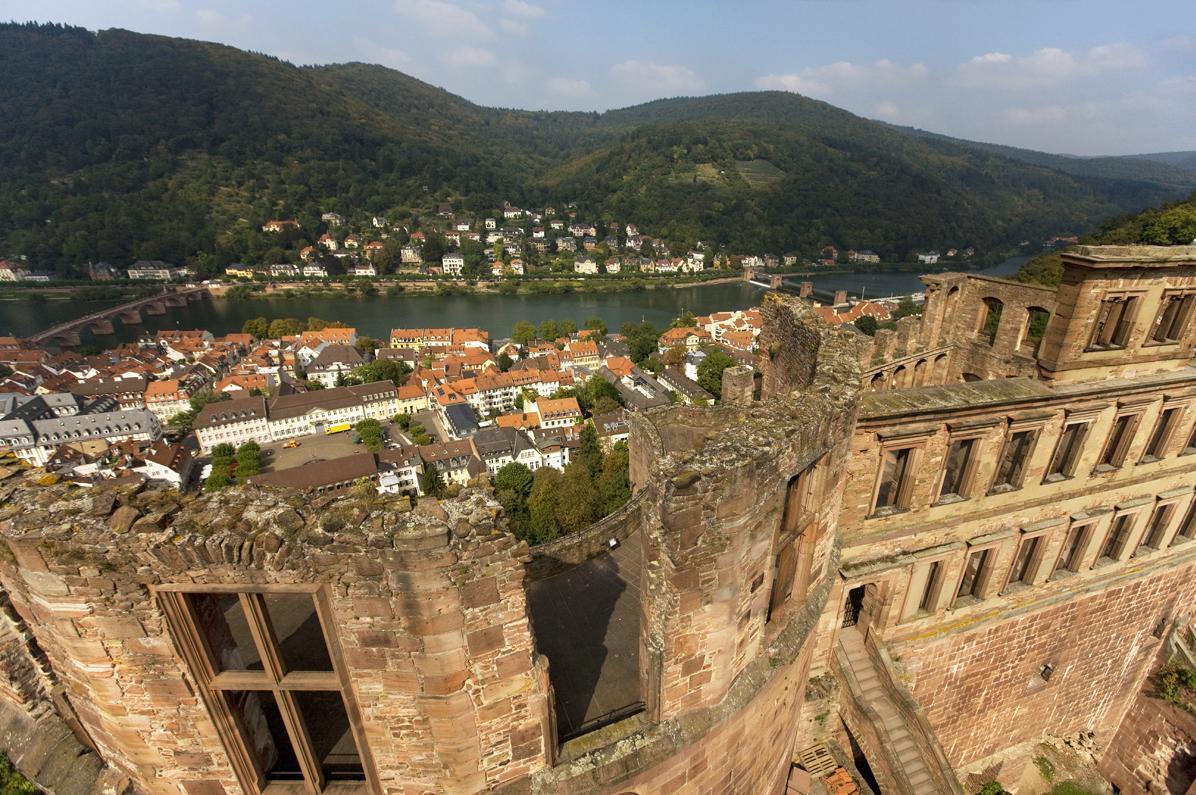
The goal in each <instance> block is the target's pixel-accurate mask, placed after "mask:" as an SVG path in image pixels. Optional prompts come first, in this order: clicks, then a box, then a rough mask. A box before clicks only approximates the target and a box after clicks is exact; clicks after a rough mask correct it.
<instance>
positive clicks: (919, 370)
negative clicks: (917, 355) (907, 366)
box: [912, 359, 927, 386]
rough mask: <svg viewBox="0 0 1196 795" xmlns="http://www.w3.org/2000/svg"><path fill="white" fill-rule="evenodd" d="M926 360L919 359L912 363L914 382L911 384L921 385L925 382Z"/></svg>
mask: <svg viewBox="0 0 1196 795" xmlns="http://www.w3.org/2000/svg"><path fill="white" fill-rule="evenodd" d="M926 369H927V368H926V360H925V359H919V360H918V363H917V364H915V365H914V383H913V384H912V386H922V385H923V384H925V383H926Z"/></svg>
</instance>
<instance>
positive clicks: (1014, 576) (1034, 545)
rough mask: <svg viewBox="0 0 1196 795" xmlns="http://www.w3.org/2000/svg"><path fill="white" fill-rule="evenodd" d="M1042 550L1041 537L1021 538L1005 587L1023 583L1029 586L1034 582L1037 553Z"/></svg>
mask: <svg viewBox="0 0 1196 795" xmlns="http://www.w3.org/2000/svg"><path fill="white" fill-rule="evenodd" d="M1041 548H1042V536H1031V537H1029V538H1023V539H1022V543H1021V545H1020V546H1019V547H1018V549H1017V556H1016V557H1015V558H1014V559H1013V568H1011V569H1010V570H1009V582H1008V583H1007V585H1013V584H1015V583H1019V582H1020V583H1024V584H1026V585H1030V584H1031V583H1033V581H1034V574H1035V571H1036V570H1037V568H1038V552H1039V550H1040V549H1041Z"/></svg>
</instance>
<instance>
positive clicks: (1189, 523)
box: [1171, 499, 1196, 544]
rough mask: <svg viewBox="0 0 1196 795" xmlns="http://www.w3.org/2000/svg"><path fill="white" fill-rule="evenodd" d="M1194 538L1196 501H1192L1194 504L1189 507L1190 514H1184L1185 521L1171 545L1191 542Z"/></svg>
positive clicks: (1195, 534) (1181, 523)
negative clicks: (1178, 542) (1179, 542)
mask: <svg viewBox="0 0 1196 795" xmlns="http://www.w3.org/2000/svg"><path fill="white" fill-rule="evenodd" d="M1193 537H1196V499H1194V500H1192V504H1191V505H1189V506H1188V512H1187V513H1186V514H1184V520H1183V521H1182V522H1180V523H1179V529H1178V530H1176V531H1175V538H1173V539H1172V540H1171V543H1172V544H1174V543H1175V542H1177V541H1190V540H1191V539H1192V538H1193Z"/></svg>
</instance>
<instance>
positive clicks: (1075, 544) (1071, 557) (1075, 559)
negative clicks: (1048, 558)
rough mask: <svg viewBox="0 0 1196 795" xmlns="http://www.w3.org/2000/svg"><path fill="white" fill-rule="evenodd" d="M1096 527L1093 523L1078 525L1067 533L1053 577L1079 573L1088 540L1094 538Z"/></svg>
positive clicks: (1073, 525)
mask: <svg viewBox="0 0 1196 795" xmlns="http://www.w3.org/2000/svg"><path fill="white" fill-rule="evenodd" d="M1094 527H1095V525H1094V524H1093V523H1092V522H1088V523H1083V524H1080V523H1076V524H1072V526H1071V527H1070V528H1069V529H1068V531H1067V538H1065V539H1063V546H1062V547H1061V548H1060V549H1059V557H1058V559H1056V561H1055V569H1054V571H1052V572H1051V577H1052V578H1053V577H1055V576H1056V575H1058V574H1061V573H1064V572H1073V573H1074V572H1077V571H1079V570H1080V564H1081V563H1082V562H1083V558H1084V549H1085V548H1086V547H1087V546H1088V539H1089V538H1090V537H1091V536H1092V530H1093V528H1094Z"/></svg>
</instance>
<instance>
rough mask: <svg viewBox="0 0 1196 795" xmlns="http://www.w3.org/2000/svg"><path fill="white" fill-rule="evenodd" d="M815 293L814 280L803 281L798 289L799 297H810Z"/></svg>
mask: <svg viewBox="0 0 1196 795" xmlns="http://www.w3.org/2000/svg"><path fill="white" fill-rule="evenodd" d="M813 294H814V282H802V283H801V287H800V288H799V289H798V291H797V297H798V298H809V297H810V296H811V295H813Z"/></svg>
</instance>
